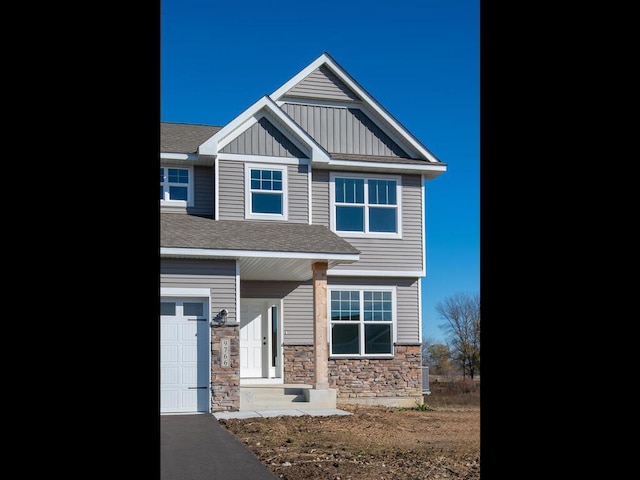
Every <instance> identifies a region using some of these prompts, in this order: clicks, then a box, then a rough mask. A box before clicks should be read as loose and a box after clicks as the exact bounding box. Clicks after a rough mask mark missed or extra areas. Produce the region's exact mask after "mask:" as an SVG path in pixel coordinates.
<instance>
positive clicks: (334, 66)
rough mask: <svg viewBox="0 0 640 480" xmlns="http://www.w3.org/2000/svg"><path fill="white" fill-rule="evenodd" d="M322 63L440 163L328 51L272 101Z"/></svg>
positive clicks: (373, 108)
mask: <svg viewBox="0 0 640 480" xmlns="http://www.w3.org/2000/svg"><path fill="white" fill-rule="evenodd" d="M322 65H324V66H326V67H327V68H328V69H329V70H331V71H332V72H333V73H334V74H335V75H336V76H337V77H338V78H339V79H340V80H341V81H342V82H344V83H345V84H346V85H347V86H348V87H349V88H351V89H352V90H353V91H354V92H355V93H356V95H358V96H359V97H360V98H362V99H363V102H364V103H365V104H366V105H367V106H368V107H370V108H371V109H372V110H373V111H374V112H375V113H376V114H378V115H379V116H380V117H381V118H382V119H383V120H384V121H386V122H387V123H388V124H390V125H391V126H392V127H393V128H395V129H396V130H397V131H398V132H399V133H400V134H401V135H402V136H403V137H404V139H405V141H406V142H407V143H408V144H409V145H411V146H412V147H413V148H414V149H415V150H416V151H417V152H419V153H420V154H421V155H422V156H423V157H424V158H425V159H426V160H428V161H429V162H434V163H440V161H439V160H438V159H437V158H436V156H435V155H433V153H431V152H430V151H429V150H428V149H427V148H426V147H425V146H424V145H422V143H420V142H419V141H418V139H416V138H415V137H414V136H413V135H412V134H411V133H410V132H409V131H408V130H407V129H405V128H404V127H403V126H402V125H401V124H400V122H398V121H397V120H396V119H395V118H393V116H392V115H391V114H390V113H389V112H387V110H386V109H385V108H384V107H383V106H382V105H380V104H379V103H378V102H377V101H376V100H375V99H374V98H373V97H372V96H371V95H369V94H368V93H367V92H366V90H365V89H364V88H363V87H361V86H360V84H358V82H356V81H355V80H354V79H353V78H352V77H351V75H349V74H348V73H347V72H346V71H345V70H344V69H343V68H342V67H341V66H340V65H338V63H337V62H336V61H335V60H333V58H331V57H330V56H329V54H328V53H326V52H325V53H323V54H322V55H320V56H319V57H318V58H317V59H315V60H314V61H313V62H311V63H310V64H309V65H307V66H306V67H305V68H304V69H302V70H301V71H300V72H298V74H296V75H295V76H294V77H293V78H291V79H290V80H289V81H288V82H286V83H285V84H284V85H282V86H281V87H280V88H278V89H277V90H276V91H275V92H273V93H272V94H271V95H270V97H271V98H272V99H273V100H274V101H278V100H280V98H281V97H282V96H283V95H284V94H285V93H286V92H288V91H289V90H291V89H292V88H293V87H294V86H295V85H296V84H298V83H299V82H301V81H302V80H303V79H305V78H306V77H307V76H308V75H309V74H311V73H312V72H313V71H314V70H316V69H317V68H320V67H321V66H322Z"/></svg>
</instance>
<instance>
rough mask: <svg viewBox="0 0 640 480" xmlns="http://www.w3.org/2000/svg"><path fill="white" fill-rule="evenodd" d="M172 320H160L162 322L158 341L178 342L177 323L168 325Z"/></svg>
mask: <svg viewBox="0 0 640 480" xmlns="http://www.w3.org/2000/svg"><path fill="white" fill-rule="evenodd" d="M172 321H174V320H172V319H168V318H164V317H163V318H162V322H161V324H160V341H167V342H171V341H175V340H178V324H177V323H168V322H172Z"/></svg>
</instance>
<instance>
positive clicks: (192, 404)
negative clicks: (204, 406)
mask: <svg viewBox="0 0 640 480" xmlns="http://www.w3.org/2000/svg"><path fill="white" fill-rule="evenodd" d="M198 392H199V390H183V391H182V392H180V393H181V395H182V407H183V408H185V409H187V410H191V411H194V412H195V411H197V410H198Z"/></svg>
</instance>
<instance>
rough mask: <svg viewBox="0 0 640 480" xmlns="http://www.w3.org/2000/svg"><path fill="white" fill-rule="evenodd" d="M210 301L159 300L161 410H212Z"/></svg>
mask: <svg viewBox="0 0 640 480" xmlns="http://www.w3.org/2000/svg"><path fill="white" fill-rule="evenodd" d="M206 306H207V302H206V301H203V300H199V299H178V298H163V299H162V300H161V301H160V412H161V413H172V412H175V413H178V412H182V413H196V412H208V411H209V406H208V403H209V375H208V371H209V350H208V346H209V342H210V338H209V337H210V328H209V319H208V315H207V308H206Z"/></svg>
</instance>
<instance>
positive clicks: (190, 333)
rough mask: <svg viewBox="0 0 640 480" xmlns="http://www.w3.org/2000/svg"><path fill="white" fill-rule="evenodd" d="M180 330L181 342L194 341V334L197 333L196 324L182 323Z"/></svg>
mask: <svg viewBox="0 0 640 480" xmlns="http://www.w3.org/2000/svg"><path fill="white" fill-rule="evenodd" d="M180 327H181V328H182V340H186V341H189V340H193V341H195V340H196V334H197V333H198V330H197V328H198V322H193V321H191V322H188V323H183V324H182V325H181V326H180Z"/></svg>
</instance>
